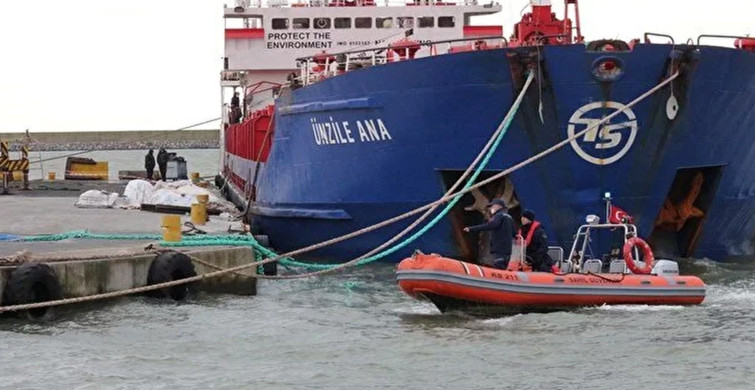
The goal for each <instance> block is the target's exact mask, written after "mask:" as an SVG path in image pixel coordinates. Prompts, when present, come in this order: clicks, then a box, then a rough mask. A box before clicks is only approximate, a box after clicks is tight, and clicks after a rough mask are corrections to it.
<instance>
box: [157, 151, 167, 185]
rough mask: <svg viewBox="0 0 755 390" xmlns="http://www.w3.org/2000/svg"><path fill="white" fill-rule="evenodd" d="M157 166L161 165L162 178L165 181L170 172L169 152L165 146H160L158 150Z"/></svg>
mask: <svg viewBox="0 0 755 390" xmlns="http://www.w3.org/2000/svg"><path fill="white" fill-rule="evenodd" d="M157 166H158V167H160V180H162V181H165V175H167V173H168V152H167V151H166V150H165V148H160V150H159V151H158V152H157Z"/></svg>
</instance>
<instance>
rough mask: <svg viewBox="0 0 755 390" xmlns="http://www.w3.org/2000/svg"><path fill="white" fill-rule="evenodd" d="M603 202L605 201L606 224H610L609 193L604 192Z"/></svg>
mask: <svg viewBox="0 0 755 390" xmlns="http://www.w3.org/2000/svg"><path fill="white" fill-rule="evenodd" d="M603 200H604V201H606V222H607V223H610V221H611V193H610V192H606V193H605V194H603Z"/></svg>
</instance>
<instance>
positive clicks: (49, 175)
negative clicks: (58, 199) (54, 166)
mask: <svg viewBox="0 0 755 390" xmlns="http://www.w3.org/2000/svg"><path fill="white" fill-rule="evenodd" d="M47 180H50V181H53V180H55V172H47Z"/></svg>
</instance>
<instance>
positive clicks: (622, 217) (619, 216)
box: [608, 205, 634, 223]
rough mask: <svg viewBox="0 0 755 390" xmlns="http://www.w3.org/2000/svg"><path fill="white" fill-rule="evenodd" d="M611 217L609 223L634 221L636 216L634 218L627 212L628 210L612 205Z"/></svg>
mask: <svg viewBox="0 0 755 390" xmlns="http://www.w3.org/2000/svg"><path fill="white" fill-rule="evenodd" d="M609 212H610V217H609V218H608V222H609V223H634V218H632V216H631V215H629V214H627V212H626V211H624V210H622V209H620V208H618V207H616V206H614V205H611V209H610V211H609Z"/></svg>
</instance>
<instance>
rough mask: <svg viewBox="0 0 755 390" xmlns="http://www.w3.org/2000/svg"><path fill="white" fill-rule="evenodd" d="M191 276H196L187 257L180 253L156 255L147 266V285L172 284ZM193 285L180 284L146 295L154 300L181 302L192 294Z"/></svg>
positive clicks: (192, 265)
mask: <svg viewBox="0 0 755 390" xmlns="http://www.w3.org/2000/svg"><path fill="white" fill-rule="evenodd" d="M192 276H197V272H196V270H195V269H194V264H193V263H192V262H191V258H189V256H187V255H186V254H183V253H180V252H164V253H160V254H159V255H157V257H155V259H154V260H152V263H151V264H150V265H149V274H148V275H147V285H148V286H151V285H153V284H160V283H165V282H172V281H174V280H179V279H186V278H190V277H192ZM195 285H196V283H185V284H180V285H178V286H173V287H167V288H163V289H160V290H154V291H150V292H148V293H147V295H149V296H151V297H155V298H171V299H173V300H175V301H181V300H184V299H186V297H187V296H188V295H189V294H191V293H193V292H194V286H195Z"/></svg>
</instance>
